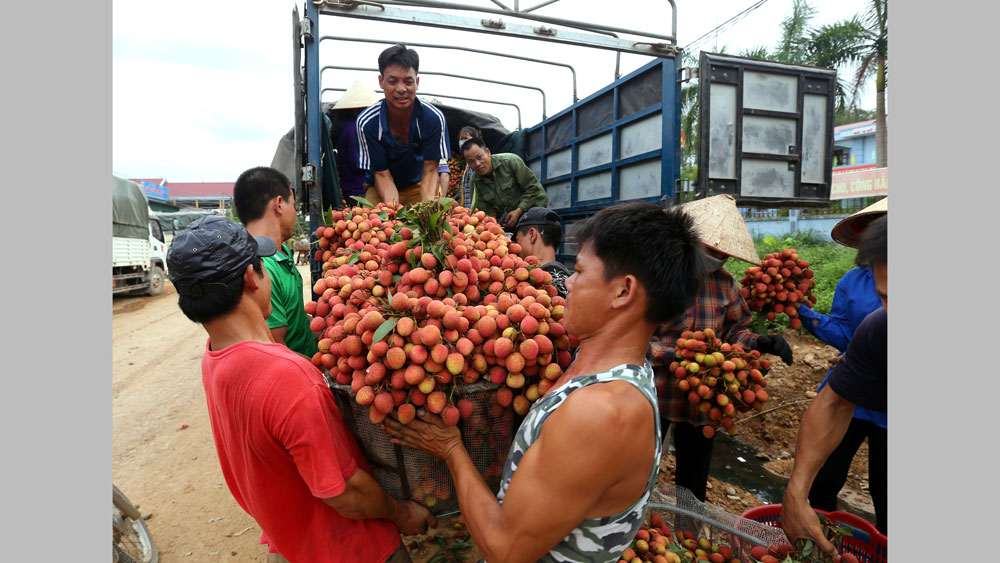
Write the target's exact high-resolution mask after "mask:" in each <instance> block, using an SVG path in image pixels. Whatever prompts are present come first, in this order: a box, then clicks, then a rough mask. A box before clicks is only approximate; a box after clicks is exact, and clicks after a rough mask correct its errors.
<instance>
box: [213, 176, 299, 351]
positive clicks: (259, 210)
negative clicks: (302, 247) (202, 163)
mask: <svg viewBox="0 0 1000 563" xmlns="http://www.w3.org/2000/svg"><path fill="white" fill-rule="evenodd" d="M233 205H234V206H235V207H236V216H237V217H239V219H240V222H242V223H243V225H244V226H245V227H246V229H247V231H248V232H249V233H250V234H251V235H253V236H255V237H268V238H270V239H272V240H274V244H275V246H277V247H278V252H276V253H275V254H274V256H268V257H265V258H262V260H263V262H264V268H265V269H266V270H267V273H268V274H270V275H271V315H270V316H269V317H267V326H268V328H270V329H271V335H272V336H273V337H274V341H275V342H278V343H281V344H285V345H286V346H288V348H289V349H290V350H292V351H293V352H298V353H299V354H302V355H303V356H305V357H307V358H309V359H312V357H313V355H314V354H315V353H316V352H317V351H318V348H317V347H316V338H315V336H314V335H313V333H312V331H311V330H309V316H308V315H306V310H305V306H304V304H303V300H302V294H303V290H302V288H303V285H302V275H301V274H299V270H298V268H296V267H295V261H294V260H293V258H292V251H291V249H289V248H288V246H287V245H285V244H283V242H284V241H286V240H288V239H289V238H291V236H292V231H293V229H294V228H295V195H294V194H293V193H292V187H291V183H290V182H289V181H288V178H286V177H285V175H284V174H282V173H281V172H278V171H277V170H275V169H274V168H268V167H266V166H259V167H257V168H251V169H250V170H247V171H246V172H244V173H242V174H240V177H239V178H237V179H236V184H235V185H234V186H233Z"/></svg>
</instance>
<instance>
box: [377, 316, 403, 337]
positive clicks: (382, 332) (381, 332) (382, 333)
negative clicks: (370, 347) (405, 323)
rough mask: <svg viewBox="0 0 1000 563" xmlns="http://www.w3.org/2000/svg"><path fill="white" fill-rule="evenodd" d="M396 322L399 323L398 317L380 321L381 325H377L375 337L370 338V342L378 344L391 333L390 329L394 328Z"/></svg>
mask: <svg viewBox="0 0 1000 563" xmlns="http://www.w3.org/2000/svg"><path fill="white" fill-rule="evenodd" d="M398 322H399V318H398V317H393V318H391V319H388V320H385V321H382V324H380V325H378V328H377V329H375V335H374V336H372V342H379V341H381V340H382V339H383V338H385V337H386V336H388V335H389V333H390V332H392V329H394V328H396V323H398Z"/></svg>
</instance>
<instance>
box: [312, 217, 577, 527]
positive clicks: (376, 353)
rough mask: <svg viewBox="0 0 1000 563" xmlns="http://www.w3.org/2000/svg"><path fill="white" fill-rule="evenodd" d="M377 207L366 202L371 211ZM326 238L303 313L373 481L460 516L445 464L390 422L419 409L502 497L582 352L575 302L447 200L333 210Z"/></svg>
mask: <svg viewBox="0 0 1000 563" xmlns="http://www.w3.org/2000/svg"><path fill="white" fill-rule="evenodd" d="M364 203H365V204H367V202H364ZM327 222H328V225H327V226H323V227H320V228H318V229H317V230H316V236H317V240H318V242H317V244H318V247H319V249H318V250H317V251H316V256H315V257H316V260H317V261H318V262H320V263H322V264H323V270H322V277H320V278H319V279H318V280H317V281H316V283H315V284H314V287H313V292H314V293H315V294H316V295H318V296H319V298H318V299H317V300H316V301H314V302H311V303H309V304H307V308H306V311H307V313H309V314H311V315H313V319H312V325H311V328H312V330H313V332H314V333H316V337H317V340H318V344H319V352H317V354H316V355H315V356H314V357H313V363H314V364H315V365H317V366H318V367H320V368H321V369H325V370H327V371H328V377H329V379H330V381H331V384H332V385H331V388H332V389H333V390H334V394H335V395H336V396H337V398H338V401H339V402H340V403H341V410H342V412H344V413H345V419H346V420H347V422H348V424H350V425H351V426H352V428H353V429H354V431H355V432H356V434H357V436H358V438H359V442H360V444H361V446H362V448H363V449H364V450H365V453H366V455H367V456H368V457H369V461H371V462H372V463H373V466H374V471H375V472H376V478H377V479H378V480H379V482H380V483H381V484H382V485H383V487H385V488H386V489H387V490H388V491H389V492H390V494H393V495H394V496H396V497H397V498H413V499H415V500H418V501H421V502H424V503H425V504H426V505H428V507H430V508H431V509H432V511H433V512H435V513H437V514H440V513H444V512H447V511H449V510H451V509H453V508H455V507H456V506H457V502H456V501H455V499H454V489H453V486H452V483H451V478H450V476H449V474H448V471H447V468H446V467H445V466H444V464H443V462H438V461H437V460H435V459H433V458H431V457H430V456H429V455H427V454H424V453H422V452H417V451H414V450H411V449H408V448H402V447H399V446H395V445H392V444H390V443H389V438H388V435H387V434H386V433H385V432H384V431H383V430H382V429H381V428H380V427H379V426H378V425H379V424H380V423H381V422H382V421H383V420H384V419H385V418H386V417H387V416H393V417H395V418H397V419H398V420H399V421H400V422H401V423H403V424H408V423H410V422H411V421H413V419H414V418H415V416H416V410H417V409H418V408H426V409H427V410H429V411H430V412H432V413H435V414H438V415H440V416H441V418H442V419H443V421H444V422H445V423H446V424H449V425H460V426H461V429H462V434H463V440H464V441H465V445H466V448H467V449H468V450H469V452H470V454H472V456H473V460H474V461H475V462H476V465H477V467H478V468H479V470H480V472H481V473H482V474H483V477H484V478H486V479H487V481H488V482H491V483H492V484H493V485H494V489H496V488H497V487H499V476H500V468H501V467H502V464H503V461H504V458H505V456H506V455H507V452H508V450H509V448H510V443H511V441H512V439H513V434H514V431H515V430H516V425H515V424H514V421H515V417H517V416H519V415H524V414H525V413H527V411H528V408H529V407H530V406H531V403H532V402H534V401H535V400H537V399H538V398H539V397H541V396H542V395H544V394H545V393H546V392H547V391H548V390H549V389H550V388H551V386H552V384H553V383H554V382H555V381H556V380H557V379H558V378H559V377H560V376H561V375H562V373H563V369H565V368H566V367H568V366H569V363H570V361H571V359H572V356H571V354H570V349H571V347H572V346H573V345H575V344H577V342H576V341H575V339H573V338H572V337H571V336H570V335H568V334H567V333H566V330H565V328H564V327H563V325H562V323H561V319H562V315H563V311H564V307H565V300H564V299H563V298H561V297H559V296H557V292H556V288H555V286H553V285H552V283H551V282H552V277H551V275H550V274H548V273H547V272H545V271H544V270H542V269H541V268H540V267H539V264H538V260H537V259H536V258H534V257H528V259H522V258H520V257H519V256H518V255H517V254H518V252H519V251H520V248H519V246H518V245H517V244H516V243H513V242H511V241H510V240H509V239H508V238H507V237H506V235H505V233H504V230H503V228H502V227H501V226H500V225H499V224H498V223H497V222H496V219H494V218H492V217H487V216H486V214H485V213H483V212H481V211H477V212H470V211H469V210H468V209H465V208H463V207H460V206H458V205H457V204H456V203H455V202H454V200H451V199H440V200H434V201H430V202H425V203H420V204H416V205H413V206H411V207H407V208H403V207H401V206H398V205H397V206H393V205H387V204H382V203H380V204H378V205H376V206H370V205H361V206H358V207H353V208H349V209H345V210H343V211H332V212H330V213H328V216H327Z"/></svg>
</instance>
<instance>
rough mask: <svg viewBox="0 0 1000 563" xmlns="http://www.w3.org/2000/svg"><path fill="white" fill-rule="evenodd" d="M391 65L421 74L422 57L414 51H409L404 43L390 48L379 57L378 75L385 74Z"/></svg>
mask: <svg viewBox="0 0 1000 563" xmlns="http://www.w3.org/2000/svg"><path fill="white" fill-rule="evenodd" d="M389 65H400V66H402V67H403V68H406V69H411V68H412V69H413V72H415V73H418V74H419V73H420V56H419V55H417V52H416V51H414V50H413V49H408V48H407V47H406V45H404V44H403V43H397V44H395V45H393V46H392V47H389V48H388V49H386V50H385V51H382V54H380V55H379V56H378V73H379V74H385V69H386V68H387V67H388V66H389Z"/></svg>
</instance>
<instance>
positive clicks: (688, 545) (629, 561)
mask: <svg viewBox="0 0 1000 563" xmlns="http://www.w3.org/2000/svg"><path fill="white" fill-rule="evenodd" d="M821 526H822V528H823V530H824V533H825V535H826V537H827V539H829V540H831V541H832V542H833V543H834V546H835V547H837V548H838V549H839V548H840V547H841V544H842V542H841V539H840V538H841V537H842V536H843V534H844V530H843V529H842V528H838V527H836V526H835V525H834V524H833V523H831V522H830V521H829V520H825V521H824V520H821ZM848 533H849V532H848ZM811 544H812V542H806V541H805V540H797V541H796V545H795V546H792V545H791V544H789V543H783V544H781V545H771V546H768V547H763V546H754V547H752V548H748V547H743V546H737V548H738V550H734V549H733V548H732V547H730V546H729V545H726V544H724V543H716V542H713V541H711V540H710V539H709V538H706V537H697V536H696V535H695V534H694V532H690V531H682V530H679V529H678V530H673V531H671V529H670V527H669V526H667V525H665V524H664V522H663V518H662V517H661V516H660V515H659V514H657V513H655V512H653V513H651V514H650V517H649V522H648V524H646V525H644V526H642V527H641V528H639V531H638V532H637V533H636V536H635V538H634V539H633V540H632V543H631V545H630V546H629V547H628V548H627V549H626V550H625V552H624V553H622V554H621V556H620V557H619V558H618V563H688V562H695V561H705V562H708V563H742V562H744V561H745V562H746V563H858V558H857V556H855V555H854V554H852V553H849V552H846V551H844V552H842V553H841V554H838V555H828V554H826V553H823V552H822V551H820V550H819V549H818V548H816V547H815V545H811ZM740 557H743V559H740Z"/></svg>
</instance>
